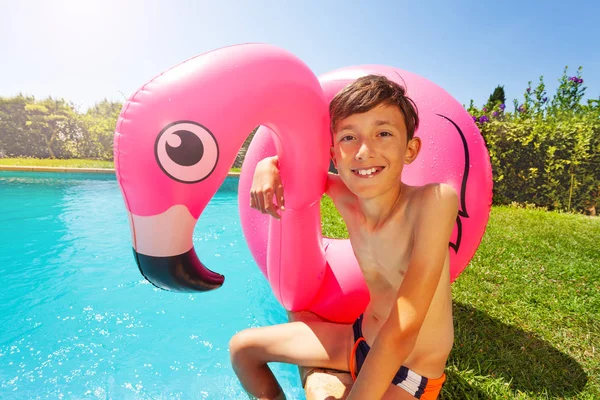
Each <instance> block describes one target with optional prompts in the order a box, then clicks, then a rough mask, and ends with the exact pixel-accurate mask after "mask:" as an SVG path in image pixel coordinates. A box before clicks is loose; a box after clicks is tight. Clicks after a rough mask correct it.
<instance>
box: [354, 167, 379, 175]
mask: <svg viewBox="0 0 600 400" xmlns="http://www.w3.org/2000/svg"><path fill="white" fill-rule="evenodd" d="M376 170H377V169H376V168H370V169H359V170H358V173H359V174H360V175H371V174H372V173H374V172H375V171H376Z"/></svg>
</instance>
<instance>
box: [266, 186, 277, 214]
mask: <svg viewBox="0 0 600 400" xmlns="http://www.w3.org/2000/svg"><path fill="white" fill-rule="evenodd" d="M264 201H265V211H266V212H267V213H269V215H271V216H272V217H273V218H276V219H279V214H277V207H276V206H275V204H273V191H272V190H269V191H267V192H266V193H265V197H264Z"/></svg>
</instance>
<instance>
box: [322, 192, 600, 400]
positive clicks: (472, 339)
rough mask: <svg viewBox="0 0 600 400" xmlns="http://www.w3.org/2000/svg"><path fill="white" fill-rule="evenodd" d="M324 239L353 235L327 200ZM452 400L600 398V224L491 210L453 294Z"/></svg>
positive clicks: (447, 388)
mask: <svg viewBox="0 0 600 400" xmlns="http://www.w3.org/2000/svg"><path fill="white" fill-rule="evenodd" d="M322 210H323V211H322V214H323V234H324V235H326V236H330V237H347V231H346V228H345V226H344V224H343V222H342V220H341V218H340V216H339V214H338V213H337V211H336V210H335V208H333V204H332V203H331V201H330V200H329V199H328V198H326V197H325V198H324V199H323V201H322ZM452 291H453V298H454V326H455V342H454V348H453V351H452V353H451V355H450V359H449V360H448V364H447V371H446V372H447V375H448V380H447V383H446V384H445V385H444V388H443V392H442V398H443V399H444V400H446V399H457V400H458V399H461V400H462V399H562V398H576V399H600V218H597V217H586V216H583V215H575V214H563V213H557V212H547V211H541V210H535V209H524V208H515V207H493V208H492V212H491V215H490V221H489V224H488V227H487V230H486V233H485V235H484V237H483V240H482V242H481V245H480V247H479V249H478V250H477V252H476V254H475V256H474V257H473V260H472V261H471V263H470V264H469V266H468V267H467V268H466V269H465V271H464V272H463V273H462V274H461V275H460V276H459V277H458V279H457V280H456V281H455V282H454V284H453V286H452Z"/></svg>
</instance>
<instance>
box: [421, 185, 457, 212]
mask: <svg viewBox="0 0 600 400" xmlns="http://www.w3.org/2000/svg"><path fill="white" fill-rule="evenodd" d="M413 190H414V196H415V199H418V200H419V202H418V203H420V204H421V206H422V207H427V206H431V205H436V204H437V205H442V204H452V203H455V202H458V193H456V190H455V189H454V187H452V186H451V185H449V184H447V183H440V182H435V183H428V184H426V185H422V186H413ZM422 202H425V203H422ZM428 203H432V204H428Z"/></svg>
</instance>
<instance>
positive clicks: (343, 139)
mask: <svg viewBox="0 0 600 400" xmlns="http://www.w3.org/2000/svg"><path fill="white" fill-rule="evenodd" d="M352 139H354V138H353V137H352V136H350V135H346V136H342V138H341V139H340V141H341V142H347V141H349V140H352Z"/></svg>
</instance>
